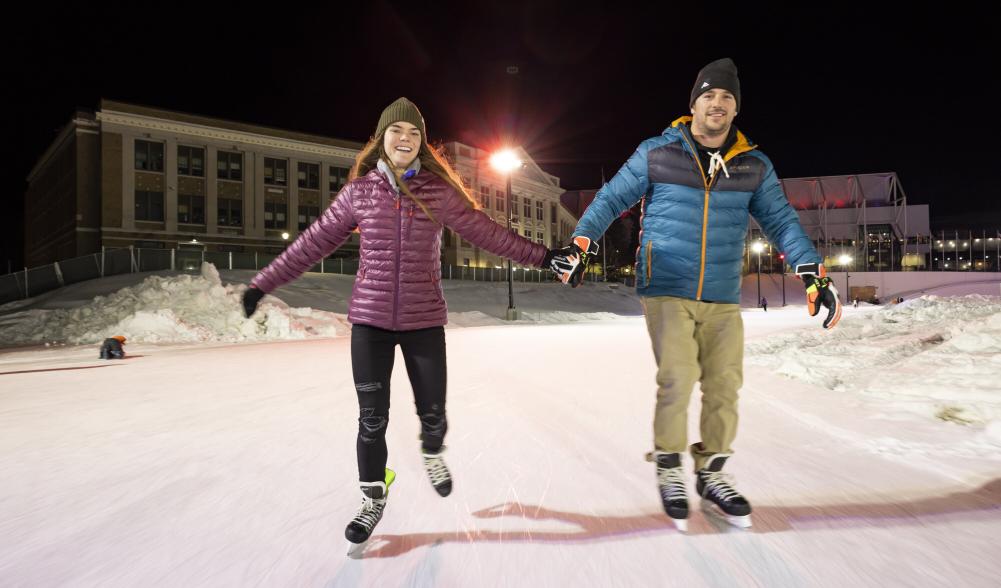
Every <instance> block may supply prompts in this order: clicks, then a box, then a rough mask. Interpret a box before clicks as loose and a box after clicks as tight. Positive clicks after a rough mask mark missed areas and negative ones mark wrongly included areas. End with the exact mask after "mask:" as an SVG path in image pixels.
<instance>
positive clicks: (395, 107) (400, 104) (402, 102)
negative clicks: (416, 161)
mask: <svg viewBox="0 0 1001 588" xmlns="http://www.w3.org/2000/svg"><path fill="white" fill-rule="evenodd" d="M400 121H404V122H408V123H410V124H412V125H414V126H415V127H417V128H418V129H420V130H421V143H427V134H426V133H425V131H424V117H423V116H421V111H420V110H417V105H416V104H414V103H413V102H411V101H409V100H407V99H406V98H397V99H396V101H395V102H393V103H392V104H390V105H389V106H387V107H386V109H385V110H383V111H382V116H380V117H379V126H378V127H376V129H375V136H376V137H381V136H382V133H383V132H385V130H386V127H388V126H389V125H391V124H393V123H395V122H400Z"/></svg>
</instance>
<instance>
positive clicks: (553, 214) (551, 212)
mask: <svg viewBox="0 0 1001 588" xmlns="http://www.w3.org/2000/svg"><path fill="white" fill-rule="evenodd" d="M549 222H551V223H553V224H554V225H555V224H556V205H555V204H553V205H551V206H550V207H549Z"/></svg>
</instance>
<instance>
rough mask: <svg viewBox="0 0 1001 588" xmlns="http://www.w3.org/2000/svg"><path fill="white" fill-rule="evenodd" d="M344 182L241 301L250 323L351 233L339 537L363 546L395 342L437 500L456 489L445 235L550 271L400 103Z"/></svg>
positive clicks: (380, 498)
mask: <svg viewBox="0 0 1001 588" xmlns="http://www.w3.org/2000/svg"><path fill="white" fill-rule="evenodd" d="M349 177H350V181H349V182H348V183H347V185H345V186H344V188H342V189H341V191H340V193H339V194H338V195H337V197H336V198H335V199H334V201H333V202H332V203H331V205H330V207H329V208H328V209H327V210H326V211H325V212H324V213H323V215H322V216H321V217H320V218H318V219H317V220H316V222H314V223H313V224H312V225H311V226H310V227H309V228H308V229H306V231H305V232H303V233H302V234H301V235H300V236H299V238H298V239H296V241H295V242H294V243H293V244H292V245H290V246H289V247H288V249H287V250H286V251H285V252H284V253H282V254H281V255H280V256H279V257H278V258H277V259H275V261H274V262H272V263H271V264H270V265H269V266H268V267H266V268H264V269H263V270H261V271H260V273H258V274H257V276H255V277H254V279H253V281H252V282H251V285H250V287H249V288H248V289H247V291H246V293H245V294H244V299H243V302H244V308H245V311H246V313H247V316H248V317H249V316H250V315H251V314H253V312H254V309H255V308H256V307H257V303H258V302H259V301H260V299H261V298H262V297H263V296H264V294H266V293H268V292H271V291H273V290H274V289H275V288H277V287H279V286H281V285H282V284H285V283H288V282H290V281H292V280H294V279H296V278H297V277H299V276H300V275H302V273H303V272H305V271H306V270H307V269H308V268H310V267H312V266H313V265H314V264H316V263H317V262H318V261H319V260H320V259H321V258H323V257H326V256H327V255H330V253H331V252H333V251H334V250H335V249H337V247H339V246H340V245H341V244H342V243H343V242H344V241H345V240H346V239H347V238H348V236H349V235H350V234H351V232H352V231H353V230H354V229H355V228H356V227H357V228H358V229H359V232H360V234H361V246H360V251H361V262H360V265H359V268H358V273H357V276H356V278H355V283H354V289H353V291H352V294H351V302H350V307H349V312H348V321H349V322H350V323H352V329H351V366H352V370H353V375H354V382H355V390H356V392H357V394H358V407H359V410H360V416H359V418H358V441H357V451H358V475H359V478H360V483H361V492H362V506H361V509H360V510H359V511H358V514H357V515H356V516H355V518H354V519H353V520H352V521H351V522H350V523H349V524H348V526H347V529H346V530H345V535H346V536H347V538H348V540H349V541H351V542H353V543H362V542H364V541H366V540H367V539H368V537H369V536H370V535H371V533H372V530H373V529H374V528H375V525H376V524H377V523H378V522H379V520H380V519H381V518H382V512H383V510H384V508H385V505H386V498H387V496H388V489H389V485H390V484H391V483H392V481H393V479H394V477H395V474H394V473H393V472H392V471H391V470H388V469H386V458H387V449H386V427H387V425H388V423H389V388H390V387H389V378H390V374H391V373H392V371H393V359H394V356H395V347H396V345H400V347H401V350H402V352H403V358H404V361H405V362H406V366H407V374H408V376H409V377H410V383H411V385H412V387H413V390H414V400H415V403H416V405H417V414H418V416H419V417H420V421H421V449H422V454H423V459H424V466H425V469H426V470H427V473H428V477H429V478H430V480H431V484H432V485H433V486H434V489H435V490H436V491H437V492H438V494H440V495H441V496H448V494H449V493H450V492H451V491H452V478H451V475H450V473H449V471H448V468H447V467H446V466H445V462H444V460H443V459H442V452H443V450H444V445H443V444H442V443H443V441H444V438H445V432H446V430H447V428H448V424H447V421H446V418H445V380H446V367H445V330H444V325H445V323H446V322H447V318H448V317H447V310H446V307H445V300H444V297H443V296H442V289H441V262H440V257H441V235H442V227H448V228H451V229H452V230H454V231H456V232H457V233H458V234H459V235H461V236H462V238H463V239H465V240H467V241H469V242H471V243H473V244H474V245H477V246H478V247H480V248H482V249H486V250H488V251H491V252H493V253H494V254H496V255H501V256H504V257H509V258H511V259H513V260H514V261H516V262H518V263H521V264H524V265H534V266H540V267H547V266H548V265H549V264H550V262H551V261H552V258H553V254H552V253H550V252H549V251H548V250H547V249H546V248H545V247H544V246H542V245H538V244H535V243H532V242H531V241H529V240H527V239H525V238H523V237H520V236H518V235H516V234H514V233H511V232H508V231H507V230H506V229H505V228H504V227H502V226H500V225H499V224H497V223H495V222H494V221H493V220H492V219H491V218H490V217H488V216H487V215H486V214H484V213H482V212H480V211H478V210H476V206H475V204H474V202H473V200H472V198H470V196H469V194H468V193H467V192H466V190H465V188H463V186H462V181H461V179H460V178H459V177H458V175H457V174H456V173H455V171H454V170H453V169H452V168H451V166H450V165H449V164H448V162H447V161H446V160H445V158H444V157H443V156H442V154H441V153H439V152H438V151H437V150H435V149H434V148H432V147H431V146H429V145H428V143H427V136H426V133H425V126H424V119H423V117H422V116H421V114H420V111H419V110H418V109H417V106H416V105H414V104H413V103H412V102H410V101H409V100H407V99H406V98H400V99H398V100H396V101H395V102H393V103H392V104H390V105H389V106H388V107H387V108H386V109H385V110H384V111H383V112H382V116H380V117H379V124H378V126H377V128H376V131H375V135H373V137H372V139H371V140H370V141H369V142H368V144H367V145H365V147H364V148H363V149H362V151H361V152H360V153H359V154H358V157H357V158H356V160H355V165H354V168H353V169H352V170H351V174H350V176H349Z"/></svg>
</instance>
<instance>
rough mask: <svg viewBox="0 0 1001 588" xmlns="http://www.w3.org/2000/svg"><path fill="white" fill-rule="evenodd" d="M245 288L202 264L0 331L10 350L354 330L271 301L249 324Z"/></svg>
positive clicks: (7, 323) (2, 325)
mask: <svg viewBox="0 0 1001 588" xmlns="http://www.w3.org/2000/svg"><path fill="white" fill-rule="evenodd" d="M245 289H246V286H243V285H237V286H234V285H223V284H222V282H221V280H220V278H219V272H218V271H216V268H215V266H213V265H212V264H210V263H203V264H202V268H201V275H198V276H190V275H180V276H170V277H164V276H150V277H148V278H146V279H145V280H144V281H143V282H142V283H141V284H138V285H135V286H131V287H126V288H122V289H120V290H117V291H115V292H113V293H111V294H108V295H106V296H97V297H95V298H94V299H93V300H92V301H91V302H89V303H86V304H83V305H80V306H77V307H74V308H66V309H55V310H40V309H32V310H25V311H21V312H14V313H11V314H8V315H5V316H3V317H2V318H0V330H2V332H3V341H4V344H5V345H23V344H33V343H34V344H38V343H45V344H52V343H71V344H87V343H97V342H100V341H102V340H104V339H105V338H106V337H111V336H114V335H123V336H125V337H126V338H127V339H128V340H129V342H130V343H137V342H143V343H193V342H207V341H219V342H238V341H270V340H278V339H303V338H306V337H308V336H327V337H332V336H336V335H343V334H346V333H348V332H349V331H350V327H349V326H348V325H347V322H346V320H345V317H344V316H343V315H336V314H334V313H330V312H323V311H317V310H313V309H310V308H289V307H288V305H286V304H285V303H283V302H282V301H281V300H278V299H277V298H273V297H268V298H265V299H264V300H263V301H262V302H261V305H260V306H259V310H258V312H257V313H255V315H254V317H253V318H251V319H247V318H245V317H244V316H243V306H242V305H241V303H240V299H241V297H242V295H243V292H244V290H245Z"/></svg>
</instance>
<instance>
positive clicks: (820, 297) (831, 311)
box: [796, 263, 841, 329]
mask: <svg viewBox="0 0 1001 588" xmlns="http://www.w3.org/2000/svg"><path fill="white" fill-rule="evenodd" d="M796 275H797V276H799V277H800V278H802V279H803V284H804V285H806V309H807V310H808V311H810V316H817V313H819V312H820V307H821V306H823V307H825V308H827V318H825V319H824V328H825V329H833V328H834V325H836V324H838V321H840V320H841V301H840V300H838V289H837V288H835V287H834V282H832V281H831V278H828V277H827V270H825V269H824V264H822V263H801V264H799V265H797V266H796Z"/></svg>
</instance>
